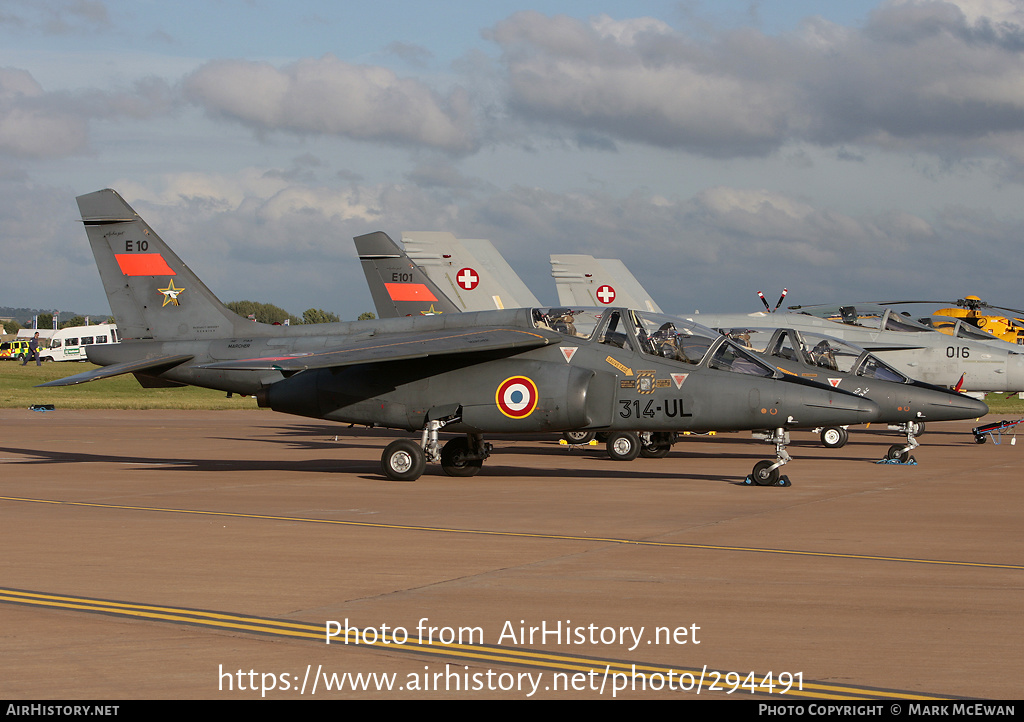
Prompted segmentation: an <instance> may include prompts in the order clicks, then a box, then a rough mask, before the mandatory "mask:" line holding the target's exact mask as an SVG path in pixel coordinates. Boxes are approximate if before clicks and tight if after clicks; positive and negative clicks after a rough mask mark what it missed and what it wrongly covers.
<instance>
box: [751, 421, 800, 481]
mask: <svg viewBox="0 0 1024 722" xmlns="http://www.w3.org/2000/svg"><path fill="white" fill-rule="evenodd" d="M764 440H765V441H767V442H768V443H774V444H775V461H769V460H765V461H759V462H757V463H756V464H754V470H753V471H751V472H750V476H748V477H747V478H746V479H744V480H743V483H744V484H746V485H747V486H755V485H756V486H792V485H793V483H792V482H791V481H790V480H789V477H788V476H786V475H785V474H782V473H780V472H779V469H781V468H782V467H783V466H785V465H786V464H788V463H789V462H790V461H792V458H791V457H790V455H789V454H788V453H787V452H786V444H788V443H789V432H788V431H786V430H785V429H784V428H781V427H780V428H778V429H775V431H774V432H773V433H772V434H771V435H770V436H769V435H766V436H765V437H764Z"/></svg>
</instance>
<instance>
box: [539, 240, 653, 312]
mask: <svg viewBox="0 0 1024 722" xmlns="http://www.w3.org/2000/svg"><path fill="white" fill-rule="evenodd" d="M551 275H552V276H553V277H554V279H555V285H556V286H557V287H558V302H559V303H560V304H562V305H563V306H608V305H615V306H628V307H629V308H635V309H639V310H645V311H652V312H654V313H661V312H662V311H661V308H660V307H659V306H658V304H657V303H655V302H654V300H653V299H652V298H651V294H649V293H648V292H647V290H646V289H645V288H644V287H643V286H642V285H640V282H639V281H638V280H636V277H635V276H634V275H633V274H632V273H630V271H629V269H628V268H626V264H624V263H623V262H622V261H620V260H618V259H615V258H600V259H599V258H594V257H593V256H587V255H581V254H552V255H551Z"/></svg>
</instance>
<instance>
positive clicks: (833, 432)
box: [821, 426, 850, 449]
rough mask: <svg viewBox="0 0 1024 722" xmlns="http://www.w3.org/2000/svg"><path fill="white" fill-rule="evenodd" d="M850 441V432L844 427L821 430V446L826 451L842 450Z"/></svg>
mask: <svg viewBox="0 0 1024 722" xmlns="http://www.w3.org/2000/svg"><path fill="white" fill-rule="evenodd" d="M849 440H850V432H848V431H847V430H846V429H844V428H843V427H842V426H830V427H828V428H827V429H822V430H821V445H822V446H824V447H825V448H826V449H841V448H843V447H844V446H846V442H847V441H849Z"/></svg>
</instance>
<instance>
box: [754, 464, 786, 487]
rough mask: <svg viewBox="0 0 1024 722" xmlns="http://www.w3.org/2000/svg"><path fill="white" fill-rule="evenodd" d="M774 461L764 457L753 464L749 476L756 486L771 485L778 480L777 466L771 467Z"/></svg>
mask: <svg viewBox="0 0 1024 722" xmlns="http://www.w3.org/2000/svg"><path fill="white" fill-rule="evenodd" d="M773 466H775V462H774V461H769V460H768V459H765V460H764V461H759V462H757V463H756V464H754V470H753V471H752V472H750V478H752V479H753V480H754V483H755V484H757V485H758V486H772V485H774V484H775V483H776V482H777V481H778V480H779V468H781V467H777V468H775V469H772V467H773Z"/></svg>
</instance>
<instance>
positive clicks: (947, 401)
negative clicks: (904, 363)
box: [723, 328, 988, 462]
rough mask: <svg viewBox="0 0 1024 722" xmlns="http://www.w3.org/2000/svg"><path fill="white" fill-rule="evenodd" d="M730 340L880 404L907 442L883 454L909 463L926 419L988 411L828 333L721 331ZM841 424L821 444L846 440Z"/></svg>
mask: <svg viewBox="0 0 1024 722" xmlns="http://www.w3.org/2000/svg"><path fill="white" fill-rule="evenodd" d="M723 332H724V333H725V334H726V335H727V336H729V338H731V339H733V340H734V341H737V342H738V343H740V344H741V345H742V346H744V347H745V348H749V349H751V350H754V351H757V352H758V353H761V354H763V355H764V356H765V358H766V360H767V361H769V362H770V363H773V364H775V365H776V366H777V367H778V368H779V369H780V370H781V371H783V372H784V373H792V374H798V375H800V376H803V377H810V378H813V379H816V380H818V381H825V382H828V384H829V385H831V386H834V387H836V388H843V389H845V390H847V391H853V393H855V394H857V395H858V396H864V397H866V398H869V399H871V400H872V401H874V402H875V403H877V404H878V406H879V408H880V409H881V413H880V421H883V422H885V423H888V424H893V425H898V426H892V427H891V428H899V429H900V430H901V431H903V432H904V433H906V435H907V443H906V444H893V445H892V446H890V447H889V451H888V453H887V458H889V459H899V460H900V461H904V462H905V461H907V460H908V459H909V458H910V452H911V451H913V450H914V449H915V448H917V447H918V446H919V444H918V442H917V439H916V438H915V436H916V435H917V434H919V433H921V431H922V430H923V429H924V424H925V421H926V420H927V421H957V420H960V419H973V418H977V417H980V416H984V415H985V414H987V413H988V407H987V406H986V405H985V404H984V402H982V401H978V400H976V399H972V398H971V397H969V396H964V395H963V394H960V393H957V392H955V391H951V390H949V389H946V388H943V387H941V386H932V385H931V384H926V383H923V382H921V381H915V380H913V379H910V378H908V377H907V376H905V375H904V374H901V373H900V372H899V371H897V370H896V369H894V368H893V367H892V366H889V365H888V364H887V363H885V362H884V361H882V360H881V359H879V358H878V357H877V356H875V355H874V354H872V353H870V352H868V351H866V350H864V349H862V348H860V347H858V346H854V345H853V344H849V343H846V342H845V341H840V340H839V339H837V338H832V337H831V336H824V335H822V334H815V333H809V332H806V331H803V332H801V331H795V330H793V329H790V328H764V329H757V328H738V329H723ZM847 439H848V433H847V431H846V429H844V428H843V427H841V426H840V427H835V426H831V427H826V428H824V429H822V431H821V442H822V444H824V445H825V446H826V447H828V448H839V447H841V446H844V445H845V444H846V441H847Z"/></svg>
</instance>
